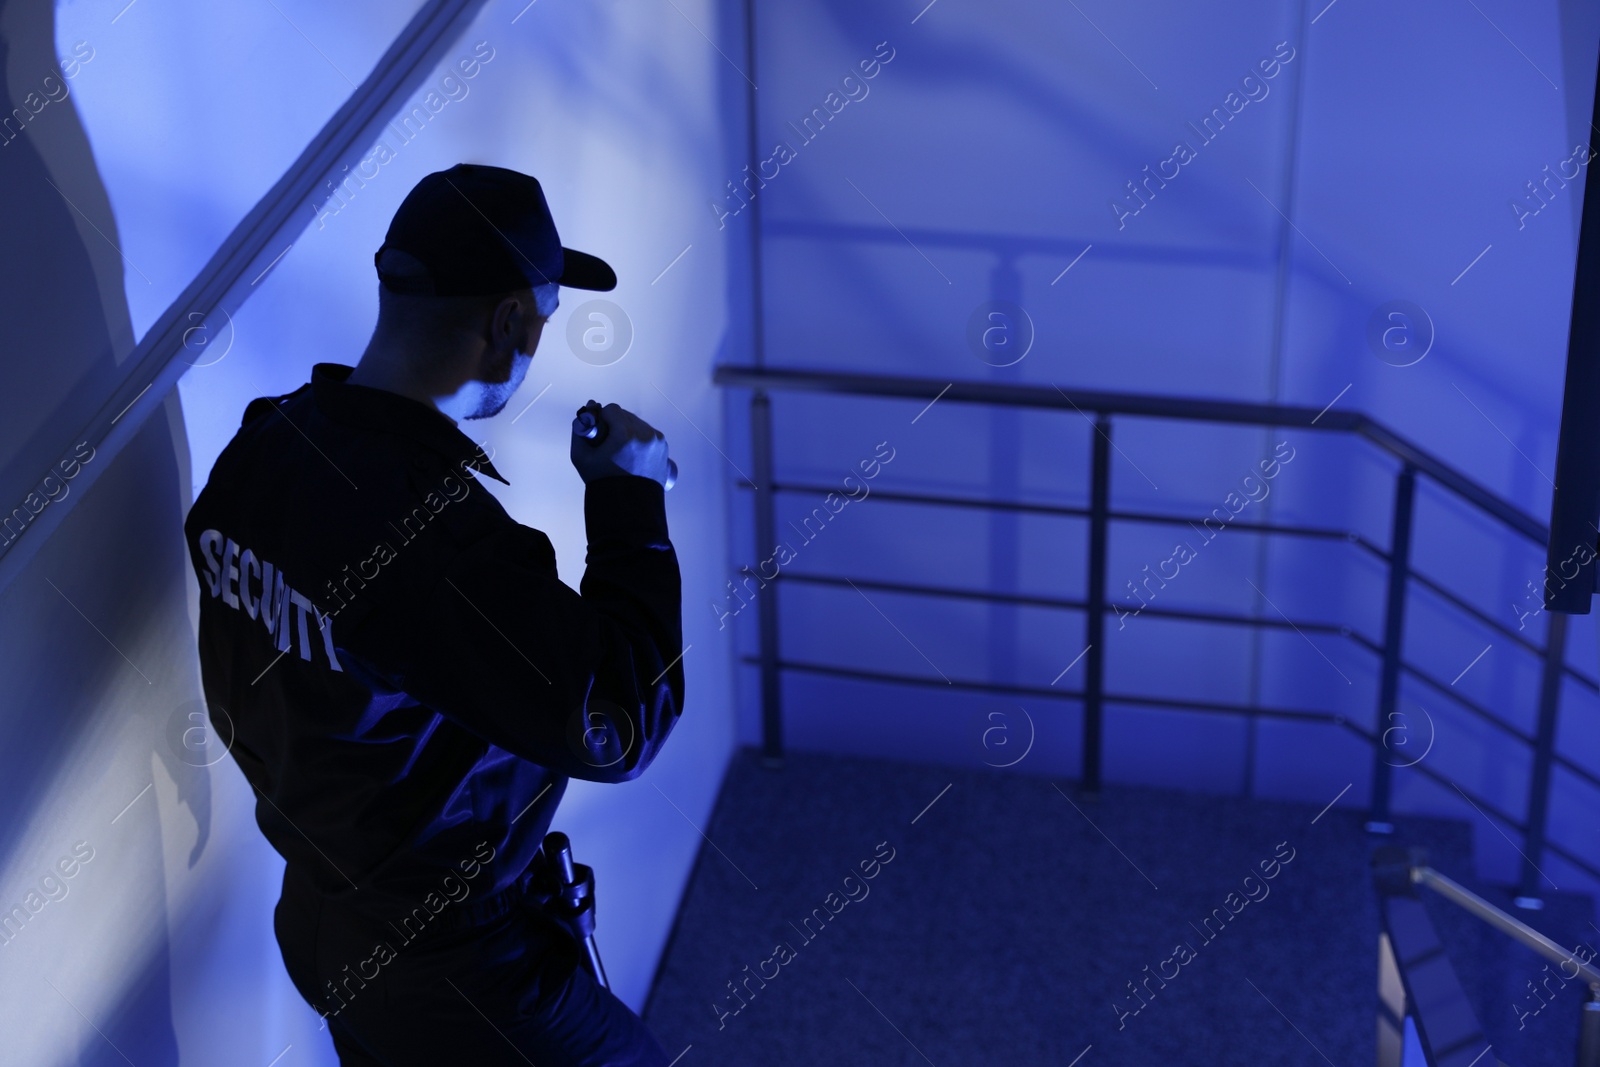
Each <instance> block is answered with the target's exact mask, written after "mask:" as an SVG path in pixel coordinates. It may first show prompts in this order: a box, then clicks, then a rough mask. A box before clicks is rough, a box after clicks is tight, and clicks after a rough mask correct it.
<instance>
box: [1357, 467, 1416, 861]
mask: <svg viewBox="0 0 1600 1067" xmlns="http://www.w3.org/2000/svg"><path fill="white" fill-rule="evenodd" d="M1416 496H1417V469H1416V468H1415V467H1413V466H1412V465H1411V464H1409V463H1407V464H1405V465H1404V466H1403V467H1401V468H1400V475H1399V477H1398V478H1396V479H1395V483H1394V522H1393V526H1392V527H1391V530H1390V534H1389V594H1388V602H1387V606H1386V608H1385V611H1384V623H1383V672H1382V674H1381V675H1380V676H1379V681H1378V728H1377V736H1376V737H1375V739H1374V741H1373V745H1372V804H1371V813H1370V814H1369V815H1368V817H1367V830H1368V832H1370V833H1375V834H1387V833H1393V832H1394V823H1393V822H1392V821H1390V814H1389V792H1390V788H1391V786H1392V784H1393V783H1392V777H1393V772H1394V765H1393V764H1391V763H1390V762H1389V760H1388V758H1387V757H1388V755H1389V752H1388V750H1387V749H1385V748H1384V740H1383V739H1384V737H1385V736H1386V732H1387V731H1388V730H1389V728H1390V724H1391V723H1392V722H1393V720H1394V716H1395V708H1396V706H1397V705H1398V704H1399V700H1400V645H1401V640H1402V638H1403V637H1404V636H1405V627H1406V586H1407V584H1408V583H1409V581H1410V577H1411V516H1412V512H1413V505H1414V504H1415V503H1416Z"/></svg>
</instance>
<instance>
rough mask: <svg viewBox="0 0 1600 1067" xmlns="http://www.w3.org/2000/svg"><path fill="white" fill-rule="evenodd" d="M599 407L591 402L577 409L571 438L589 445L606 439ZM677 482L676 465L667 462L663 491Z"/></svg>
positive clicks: (603, 421)
mask: <svg viewBox="0 0 1600 1067" xmlns="http://www.w3.org/2000/svg"><path fill="white" fill-rule="evenodd" d="M600 412H601V407H600V404H599V403H598V402H597V401H594V400H591V401H589V402H588V403H587V404H585V405H583V407H581V408H579V409H578V414H577V417H576V418H574V419H573V420H572V436H574V437H582V438H585V439H586V440H587V441H588V442H589V443H590V444H591V445H598V444H599V443H600V442H601V441H604V440H605V439H606V432H607V431H608V430H609V429H610V428H609V427H608V426H607V425H606V420H605V419H603V418H601V417H600ZM677 481H678V465H677V464H676V463H674V462H673V461H672V460H670V459H669V460H667V480H666V481H665V482H664V483H663V484H662V488H663V489H671V488H672V487H673V485H674V484H676V483H677Z"/></svg>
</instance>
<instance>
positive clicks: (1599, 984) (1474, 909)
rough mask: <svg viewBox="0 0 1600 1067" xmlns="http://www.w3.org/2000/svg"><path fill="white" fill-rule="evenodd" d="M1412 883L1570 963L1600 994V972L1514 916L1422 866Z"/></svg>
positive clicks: (1413, 872)
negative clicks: (1424, 887) (1426, 888)
mask: <svg viewBox="0 0 1600 1067" xmlns="http://www.w3.org/2000/svg"><path fill="white" fill-rule="evenodd" d="M1411 880H1412V881H1413V882H1415V883H1416V884H1417V885H1425V886H1427V887H1428V888H1429V889H1431V890H1433V891H1434V892H1435V893H1438V894H1439V895H1440V896H1441V897H1444V899H1446V900H1448V901H1449V902H1450V903H1452V904H1454V905H1456V906H1457V907H1458V908H1461V909H1462V910H1463V911H1468V912H1471V913H1472V914H1473V915H1476V916H1477V917H1478V918H1480V919H1482V920H1483V921H1484V922H1486V923H1488V924H1489V925H1490V926H1492V927H1494V928H1495V929H1496V930H1499V931H1500V932H1501V933H1503V934H1506V935H1507V936H1509V937H1511V938H1514V939H1515V940H1517V941H1520V942H1522V944H1524V945H1526V946H1527V947H1528V948H1530V949H1532V950H1533V951H1534V952H1537V953H1538V954H1539V955H1541V956H1543V957H1544V958H1545V959H1547V960H1549V961H1550V962H1551V963H1554V964H1555V965H1557V966H1558V967H1559V966H1562V965H1564V964H1568V963H1571V964H1573V965H1574V966H1576V967H1577V968H1578V973H1577V974H1576V975H1574V976H1573V977H1579V978H1582V979H1583V980H1584V981H1585V982H1586V983H1588V985H1589V987H1590V988H1591V989H1593V990H1594V991H1595V992H1596V993H1597V994H1600V970H1595V969H1594V968H1593V967H1591V966H1589V965H1588V964H1587V963H1585V962H1583V961H1581V960H1579V959H1578V958H1577V957H1576V956H1574V955H1573V954H1572V953H1570V952H1567V951H1565V950H1564V949H1562V947H1561V946H1560V945H1558V944H1556V943H1555V942H1554V941H1552V940H1550V939H1549V938H1548V937H1546V936H1544V935H1543V934H1541V933H1540V932H1539V931H1537V930H1535V929H1534V928H1533V927H1531V926H1529V925H1528V924H1527V923H1525V922H1523V921H1522V920H1521V919H1518V918H1517V917H1515V916H1513V915H1508V914H1506V913H1505V912H1503V911H1501V910H1500V909H1499V908H1497V907H1495V906H1494V905H1493V904H1491V903H1489V902H1488V901H1487V900H1484V899H1483V898H1482V897H1480V896H1479V895H1478V894H1476V893H1474V892H1473V891H1472V890H1470V889H1468V888H1467V887H1466V886H1464V885H1462V884H1461V883H1460V882H1457V881H1455V880H1454V879H1452V878H1450V877H1448V876H1447V875H1444V874H1441V873H1439V872H1438V871H1436V870H1434V869H1433V868H1432V867H1429V866H1426V865H1421V866H1416V867H1413V868H1411Z"/></svg>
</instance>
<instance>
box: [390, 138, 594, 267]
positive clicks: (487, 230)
mask: <svg viewBox="0 0 1600 1067" xmlns="http://www.w3.org/2000/svg"><path fill="white" fill-rule="evenodd" d="M390 249H393V250H396V251H399V252H404V253H407V254H408V255H409V256H411V257H412V258H413V259H414V260H416V261H417V262H420V263H421V264H422V266H423V267H424V268H426V269H425V271H423V272H421V273H415V272H414V268H415V264H412V267H413V271H406V272H404V273H401V272H399V271H397V270H395V269H394V268H393V267H392V266H391V267H390V268H389V269H385V265H384V252H385V251H388V250H390ZM372 261H373V264H374V265H375V266H377V268H378V280H379V281H380V282H382V283H383V286H384V288H386V289H388V290H390V291H391V292H396V293H414V294H422V295H428V296H492V295H494V294H496V293H505V292H510V291H512V290H514V289H531V288H533V287H534V286H538V285H544V284H546V283H548V282H555V283H556V284H558V285H564V286H568V287H569V288H573V289H594V290H598V291H600V292H606V291H609V290H611V289H614V288H616V285H617V274H616V272H615V271H614V270H612V269H611V267H610V265H609V264H607V263H606V262H605V260H603V259H600V258H599V257H597V256H591V255H590V254H589V253H587V252H579V251H577V250H576V249H572V248H563V247H562V246H561V237H560V236H559V235H558V234H557V233H556V223H555V219H553V218H551V217H550V206H549V205H548V204H546V203H545V199H544V190H543V189H542V188H540V186H539V180H538V179H537V178H533V177H531V176H529V175H527V174H522V173H519V172H517V171H514V170H507V169H506V168H504V167H490V166H484V165H481V164H477V163H458V164H456V165H455V166H453V167H451V168H450V169H449V170H441V171H435V172H434V173H432V174H429V175H428V176H427V177H425V178H423V179H422V180H421V181H419V182H418V183H417V184H416V186H415V188H413V189H412V190H411V192H409V193H407V194H406V198H405V199H404V200H403V201H401V203H400V207H399V209H398V210H396V211H395V213H394V219H393V220H392V221H391V222H390V223H389V232H388V233H387V234H385V235H384V240H383V245H382V246H381V247H380V248H379V249H378V251H377V252H375V253H373V257H372Z"/></svg>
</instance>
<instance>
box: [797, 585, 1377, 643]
mask: <svg viewBox="0 0 1600 1067" xmlns="http://www.w3.org/2000/svg"><path fill="white" fill-rule="evenodd" d="M767 580H768V581H780V580H781V581H786V582H802V583H805V584H808V585H831V586H840V587H845V586H863V587H865V588H867V589H879V590H882V591H884V592H889V593H905V594H907V595H911V596H945V597H953V598H956V599H959V600H982V601H989V602H994V603H1001V604H1026V605H1030V606H1033V607H1045V608H1057V609H1060V610H1063V611H1085V610H1087V609H1088V606H1089V605H1088V604H1087V603H1086V602H1084V601H1082V600H1072V599H1068V598H1066V597H1045V596H1034V595H1030V594H1026V593H996V592H992V591H990V590H986V589H961V588H958V587H955V586H945V585H928V584H927V583H924V582H886V581H883V580H882V579H879V578H846V577H836V576H834V575H828V574H807V573H805V572H803V571H779V572H778V573H777V575H775V576H774V577H773V578H769V579H767ZM1115 610H1116V608H1115V606H1113V605H1110V604H1107V605H1106V611H1108V612H1112V613H1113V614H1114V613H1115ZM1138 614H1140V615H1141V616H1143V615H1149V616H1152V617H1154V618H1162V619H1188V620H1192V621H1196V622H1219V623H1232V624H1234V625H1238V626H1267V627H1271V628H1273V629H1279V630H1294V629H1299V630H1308V631H1310V632H1312V633H1326V634H1337V635H1339V636H1341V637H1348V636H1350V634H1351V632H1350V631H1349V628H1348V627H1344V626H1339V625H1337V624H1335V623H1328V622H1306V621H1295V620H1291V619H1271V618H1264V617H1263V618H1256V617H1254V616H1250V615H1234V614H1230V613H1228V612H1215V611H1197V610H1190V609H1187V608H1152V607H1146V608H1145V609H1144V610H1142V611H1140V612H1139V613H1138ZM1367 645H1368V647H1369V648H1372V649H1373V650H1376V647H1377V646H1376V645H1372V644H1371V643H1370V642H1368V643H1367Z"/></svg>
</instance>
